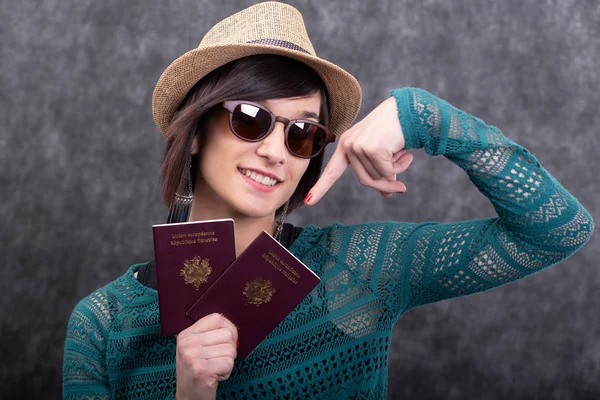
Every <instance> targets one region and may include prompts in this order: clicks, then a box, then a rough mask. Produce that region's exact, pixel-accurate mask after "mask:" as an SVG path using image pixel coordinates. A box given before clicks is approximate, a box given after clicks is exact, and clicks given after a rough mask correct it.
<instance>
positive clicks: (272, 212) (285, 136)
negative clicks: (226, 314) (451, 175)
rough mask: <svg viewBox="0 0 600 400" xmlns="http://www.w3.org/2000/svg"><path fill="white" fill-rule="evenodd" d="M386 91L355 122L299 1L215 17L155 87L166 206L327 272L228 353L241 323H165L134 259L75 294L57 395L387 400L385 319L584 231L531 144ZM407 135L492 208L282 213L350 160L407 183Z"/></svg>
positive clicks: (392, 187) (468, 289) (340, 80)
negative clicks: (345, 216) (173, 329)
mask: <svg viewBox="0 0 600 400" xmlns="http://www.w3.org/2000/svg"><path fill="white" fill-rule="evenodd" d="M391 94H392V96H391V97H389V98H388V99H386V100H385V101H383V102H382V103H381V104H380V105H379V106H378V107H376V108H375V109H374V110H373V111H372V112H371V113H370V114H369V115H368V116H367V117H365V118H364V119H363V120H362V121H360V122H359V123H357V124H356V125H354V126H353V127H352V128H350V129H348V128H349V127H350V125H351V123H352V121H353V120H354V118H355V116H356V114H357V112H358V107H359V104H360V88H359V86H358V83H357V82H356V80H355V79H354V78H353V77H351V76H350V75H349V74H348V73H347V72H345V71H343V70H341V69H340V68H339V67H337V66H335V65H333V64H331V63H328V62H327V61H325V60H322V59H320V58H318V57H317V56H316V55H315V54H314V50H313V49H312V45H311V44H310V41H309V39H308V37H307V36H306V31H305V29H304V25H303V23H302V17H301V16H300V14H299V13H298V12H297V10H295V9H294V8H292V7H290V6H288V5H285V4H281V3H275V2H267V3H261V4H257V5H255V6H252V7H250V8H248V9H246V10H243V11H242V12H240V13H238V14H235V15H233V16H231V17H229V18H228V19H225V20H224V21H222V22H221V23H219V24H218V25H216V26H215V27H213V28H212V29H211V30H210V31H209V32H208V33H207V35H206V36H205V38H204V39H203V41H202V42H201V43H200V46H199V47H198V49H195V50H192V51H190V52H188V53H186V54H185V55H183V56H182V57H180V58H178V59H177V60H176V61H174V62H173V63H172V64H171V65H170V66H169V67H168V68H167V69H166V70H165V72H164V73H163V75H162V76H161V78H160V80H159V82H158V84H157V87H156V88H155V92H154V97H153V114H154V118H155V121H156V123H157V125H158V127H159V129H160V130H161V132H162V133H163V135H164V136H165V138H166V139H167V148H166V153H165V159H164V162H163V166H162V171H161V172H162V178H163V199H164V202H165V203H166V204H167V205H168V206H169V207H170V208H171V213H170V217H169V219H170V221H171V222H173V221H177V220H180V219H179V218H181V215H183V216H184V219H183V220H189V221H196V220H205V219H216V218H233V219H234V220H235V226H236V233H235V234H236V246H237V247H236V252H237V253H238V254H239V253H240V252H241V251H243V250H244V248H245V247H246V246H247V245H248V244H249V243H250V242H251V241H252V240H253V239H254V238H255V237H256V236H257V235H258V233H260V232H261V231H262V230H266V231H268V232H270V233H271V234H272V235H273V236H275V237H276V238H278V239H279V240H280V241H281V243H282V244H283V245H285V246H286V247H287V248H288V249H289V250H290V251H291V252H292V253H294V254H295V255H296V256H297V257H298V258H299V259H301V260H302V261H303V262H304V263H305V264H306V265H307V266H308V267H309V268H311V269H312V270H313V271H314V272H315V273H316V274H317V275H319V277H320V278H321V283H320V284H319V285H318V286H317V287H316V288H315V289H314V290H313V291H312V292H311V293H310V294H309V295H308V296H307V297H306V298H305V299H304V300H303V301H302V302H301V303H300V304H299V305H298V307H296V309H294V311H292V313H291V314H290V315H289V316H288V317H287V318H286V319H285V320H284V321H282V323H281V324H280V325H279V326H277V328H276V329H275V330H274V331H273V332H272V333H271V334H270V335H269V337H268V338H267V339H265V341H263V342H262V343H261V344H260V346H259V347H258V348H257V349H256V350H255V351H254V353H253V354H252V355H251V356H250V357H248V358H247V359H245V360H236V350H235V349H236V342H237V341H238V332H237V330H236V328H235V326H234V325H233V324H232V323H231V322H229V321H228V320H226V319H225V318H223V317H221V316H219V315H218V314H212V315H209V316H207V317H205V318H203V319H201V320H199V321H197V322H196V323H195V324H194V325H192V326H191V327H190V328H188V329H186V330H184V331H182V332H181V333H180V334H179V335H177V337H173V336H161V335H160V331H159V315H158V302H157V301H158V299H157V293H156V290H155V287H156V282H155V279H156V278H155V274H154V269H153V264H152V263H144V264H135V265H133V266H131V267H130V268H129V270H128V271H127V273H126V274H125V275H124V276H123V277H121V278H119V279H117V280H116V281H114V282H112V283H110V284H109V285H107V286H105V287H104V288H101V289H98V290H97V291H96V292H94V293H92V294H91V295H90V296H88V297H87V298H85V299H83V300H82V301H81V302H80V303H79V304H78V305H77V307H76V308H75V310H74V312H73V314H72V316H71V320H70V322H69V328H68V333H67V340H66V344H65V359H64V367H63V373H64V377H63V385H64V397H65V398H125V397H126V398H156V399H161V398H177V399H212V398H220V399H234V398H261V399H262V398H281V399H284V398H293V399H296V398H310V399H313V398H343V399H346V398H360V399H365V398H377V399H380V398H385V396H386V390H387V359H388V349H389V344H390V341H391V337H392V328H393V326H394V324H395V322H396V321H397V319H398V318H399V317H400V316H402V315H403V314H404V313H405V312H407V311H408V310H410V309H412V308H415V307H418V306H420V305H423V304H427V303H432V302H435V301H439V300H443V299H448V298H452V297H457V296H463V295H467V294H470V293H475V292H480V291H484V290H488V289H491V288H494V287H497V286H500V285H503V284H505V283H508V282H512V281H515V280H517V279H520V278H523V277H525V276H527V275H529V274H532V273H534V272H536V271H539V270H541V269H543V268H545V267H548V266H550V265H552V264H555V263H557V262H560V261H561V260H564V259H565V258H567V257H569V256H570V255H572V254H573V253H574V252H576V251H577V250H578V249H579V248H581V247H582V246H583V245H584V244H585V243H586V242H587V240H588V239H589V237H590V236H591V233H592V231H593V221H592V218H591V216H590V214H589V213H588V212H587V211H586V210H585V209H584V208H583V207H582V206H581V204H580V203H579V202H578V201H577V200H576V199H575V198H574V197H573V196H572V195H570V194H569V193H568V192H567V191H566V190H565V189H564V188H563V187H562V186H561V185H560V184H559V183H558V182H557V181H556V180H555V179H554V178H553V177H552V176H550V175H549V174H548V172H547V171H546V170H545V169H544V168H543V167H542V166H541V165H540V164H539V162H538V161H537V160H536V159H535V157H534V156H533V155H532V154H530V153H529V152H528V151H527V150H526V149H524V148H523V147H522V146H520V145H518V144H517V143H515V142H513V141H511V140H510V139H508V138H506V137H505V136H503V134H502V133H501V132H500V131H499V130H498V129H497V128H495V127H492V126H487V125H485V124H484V122H483V121H481V120H479V119H477V118H475V117H472V116H470V115H468V114H466V113H464V112H462V111H460V110H457V109H456V108H454V107H452V106H451V105H449V104H448V103H446V102H445V101H443V100H441V99H438V98H436V97H435V96H433V95H432V94H430V93H428V92H426V91H423V90H420V89H413V88H403V89H395V90H392V92H391ZM290 121H291V122H290ZM342 134H343V135H342ZM334 136H335V137H338V138H339V143H338V145H337V148H336V151H335V153H334V155H333V157H332V159H331V160H330V162H329V163H328V165H327V167H326V168H325V170H324V172H323V174H322V175H321V176H320V171H321V167H322V162H323V149H324V147H325V145H326V144H327V143H328V142H329V141H330V140H331V139H332V137H334ZM413 148H425V150H426V152H427V153H428V154H430V155H444V156H445V157H447V158H448V159H449V160H451V161H452V162H454V163H455V164H457V165H458V166H459V167H461V168H462V169H464V170H465V172H466V173H467V174H468V175H469V177H470V179H471V180H472V181H473V183H475V185H476V186H477V188H478V189H479V190H480V191H481V192H482V193H483V194H484V195H485V196H487V197H488V198H489V199H490V201H491V202H492V204H493V205H494V207H495V209H496V211H497V212H498V216H497V217H495V218H488V219H479V220H472V221H463V222H455V223H437V222H428V223H422V224H414V223H403V222H372V223H366V224H360V225H350V226H344V225H341V224H334V225H331V226H326V227H323V228H318V227H316V226H314V225H309V226H307V227H305V228H299V227H293V226H292V225H290V224H287V223H286V224H284V223H283V221H284V220H285V216H286V215H287V214H289V213H290V212H292V211H293V210H294V209H296V208H297V207H298V206H299V205H301V204H302V202H303V201H304V203H306V204H309V205H314V204H315V203H316V202H318V201H319V200H320V199H321V198H322V197H323V196H324V194H325V193H326V191H327V190H328V189H329V188H330V187H331V185H333V183H334V182H335V181H336V179H338V178H339V177H340V176H341V174H342V173H343V172H344V170H345V169H346V168H347V167H348V165H351V166H352V169H353V170H354V172H355V173H356V175H357V177H358V179H359V181H360V182H361V183H362V184H363V185H365V186H369V187H372V188H374V189H376V190H378V191H380V192H381V193H382V194H383V195H384V196H387V197H389V196H391V195H392V194H393V193H396V192H404V191H405V190H406V188H405V186H404V185H403V184H402V183H401V182H397V181H396V174H398V173H401V172H403V171H405V170H406V169H407V168H408V166H409V165H410V163H411V161H412V155H411V154H410V153H407V152H406V150H407V149H413ZM188 168H189V169H188ZM319 176H320V177H319ZM186 189H188V191H190V192H191V193H187V194H188V195H189V196H186V193H185V190H186ZM176 192H179V193H178V194H177V195H176V194H175V193H176ZM190 201H191V206H190V209H189V213H188V212H187V208H186V206H188V205H189V202H190Z"/></svg>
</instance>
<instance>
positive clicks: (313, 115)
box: [300, 111, 319, 120]
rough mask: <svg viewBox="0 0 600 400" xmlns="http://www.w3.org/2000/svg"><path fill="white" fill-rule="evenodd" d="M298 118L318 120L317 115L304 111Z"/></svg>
mask: <svg viewBox="0 0 600 400" xmlns="http://www.w3.org/2000/svg"><path fill="white" fill-rule="evenodd" d="M300 117H301V118H314V119H317V120H318V119H319V114H317V113H315V112H312V111H304V112H303V113H302V115H301V116H300Z"/></svg>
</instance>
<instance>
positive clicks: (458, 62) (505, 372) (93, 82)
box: [0, 0, 600, 399]
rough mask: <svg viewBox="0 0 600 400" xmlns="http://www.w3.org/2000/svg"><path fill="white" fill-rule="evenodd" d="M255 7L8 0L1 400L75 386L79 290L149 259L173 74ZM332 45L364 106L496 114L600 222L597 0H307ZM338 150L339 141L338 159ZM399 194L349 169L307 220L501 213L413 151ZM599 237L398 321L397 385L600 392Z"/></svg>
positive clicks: (462, 179)
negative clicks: (216, 28) (365, 183)
mask: <svg viewBox="0 0 600 400" xmlns="http://www.w3.org/2000/svg"><path fill="white" fill-rule="evenodd" d="M252 3H253V2H251V1H240V2H233V1H192V0H179V1H172V2H166V1H160V2H159V1H155V2H152V3H151V2H149V1H125V0H122V1H114V0H110V1H91V0H85V1H83V0H77V1H75V0H60V1H58V0H53V1H50V0H48V1H39V2H37V1H31V0H27V1H24V0H20V1H9V0H3V1H0V72H1V73H0V163H1V168H0V185H1V186H0V191H1V193H2V195H1V198H2V205H3V206H2V207H1V209H0V223H1V224H0V225H1V227H2V228H1V229H0V235H1V236H0V239H1V240H0V243H1V244H0V246H1V247H0V250H1V254H2V267H1V271H2V272H1V278H0V292H1V293H2V295H1V297H0V360H1V361H0V362H1V363H2V364H1V367H0V398H3V399H5V398H14V397H21V398H36V397H58V396H59V393H60V379H61V363H62V351H63V341H64V334H65V328H66V323H67V320H68V317H69V314H70V312H71V310H72V308H73V306H74V305H75V303H76V302H77V301H78V300H79V299H80V298H82V297H84V296H86V295H87V294H88V293H90V292H91V291H92V290H94V289H95V288H97V287H99V286H102V285H104V284H106V283H107V282H109V281H110V280H112V279H114V278H116V277H117V276H119V275H121V274H122V273H123V272H124V271H125V269H126V268H127V267H128V266H129V265H130V264H132V263H135V262H142V261H146V260H149V259H150V258H151V257H152V237H151V228H150V226H151V225H152V224H154V223H162V222H164V221H165V218H166V210H164V209H163V207H162V206H161V204H160V201H159V185H158V178H157V173H158V167H159V164H160V161H161V157H162V152H163V147H164V142H163V139H162V137H161V135H160V134H159V132H158V130H157V129H156V127H155V126H154V124H153V121H152V116H151V106H150V104H151V94H152V90H153V87H154V84H155V83H156V81H157V79H158V77H159V76H160V74H161V72H162V70H163V69H164V68H165V67H166V66H167V65H168V64H169V63H170V62H171V61H172V60H173V59H175V58H176V57H177V56H179V55H181V54H183V53H184V52H185V51H187V50H189V49H191V48H193V47H196V46H197V45H198V43H199V41H200V39H201V37H202V35H203V34H204V33H205V32H206V31H207V30H208V29H209V27H210V26H212V25H213V24H214V23H216V22H217V21H219V20H221V19H222V18H224V17H226V16H227V15H230V14H232V13H234V12H236V11H239V10H240V9H242V8H244V7H245V6H247V5H250V4H252ZM292 4H294V5H295V6H296V7H297V8H299V9H300V11H301V12H302V13H303V15H304V18H305V21H306V24H307V29H308V32H309V34H310V35H311V36H312V39H313V43H314V45H315V48H316V50H317V53H318V54H319V55H320V56H322V57H324V58H326V59H329V60H331V61H333V62H336V63H338V64H340V65H341V66H342V67H344V68H346V69H347V70H348V71H350V72H351V73H353V74H354V75H355V76H356V77H357V78H358V79H359V81H360V82H361V84H362V86H363V91H364V102H363V108H362V111H361V114H360V116H359V118H362V117H364V116H365V115H366V114H367V113H368V112H369V111H370V110H371V109H372V108H373V107H375V106H376V105H377V104H379V102H381V101H382V100H383V99H384V98H385V97H387V96H388V90H389V89H392V88H395V87H400V86H417V87H422V88H424V89H426V90H429V91H431V92H432V93H434V94H436V95H438V96H440V97H442V98H444V99H446V100H448V101H449V102H450V103H451V104H454V105H455V106H457V107H459V108H461V109H463V110H465V111H467V112H469V113H471V114H473V115H475V116H477V117H480V118H482V119H483V120H485V121H486V122H488V123H490V124H493V125H496V126H498V127H499V128H500V129H501V130H502V131H503V132H504V133H505V135H506V136H508V137H510V138H511V139H513V140H515V141H516V142H518V143H520V144H522V145H523V146H525V147H526V148H527V149H529V150H530V151H531V152H532V153H533V154H535V156H536V157H537V158H538V160H539V161H540V162H541V163H542V165H543V166H544V167H545V168H546V169H547V170H548V171H549V172H550V173H551V174H553V175H554V176H555V177H556V178H557V179H558V180H559V181H560V182H562V183H563V185H564V186H565V187H566V188H567V189H568V190H570V191H571V192H572V193H573V194H574V195H575V196H576V197H577V198H578V199H579V200H580V201H581V202H582V203H583V205H584V206H585V207H586V208H587V209H588V210H589V211H590V212H591V213H592V214H593V215H594V218H595V219H596V221H599V220H600V215H599V212H598V211H599V208H600V204H599V200H598V197H597V192H598V190H599V189H600V185H599V180H598V170H599V169H600V163H599V162H598V159H597V157H595V155H596V153H597V151H598V149H599V144H600V143H599V140H598V127H599V126H600V114H599V113H598V104H599V103H600V94H599V89H600V73H599V68H598V66H599V65H600V39H599V38H600V5H599V2H598V1H597V0H561V1H560V2H559V1H558V0H554V1H536V2H522V1H521V0H510V1H498V0H483V1H482V0H462V1H454V2H450V1H443V0H421V1H404V0H402V1H398V0H394V1H392V0H388V1H362V0H335V1H318V0H314V1H293V2H292ZM330 154H331V150H330V151H329V155H330ZM413 154H415V161H414V162H413V164H412V165H411V167H410V169H409V170H408V171H407V172H406V173H405V174H403V176H401V178H400V179H402V180H403V181H404V182H405V183H406V185H407V187H408V191H407V192H406V194H404V195H396V196H394V197H393V198H392V199H384V198H382V197H381V196H380V195H379V194H378V193H377V192H376V191H374V190H371V189H367V188H364V187H362V186H360V185H359V184H358V182H357V180H356V178H355V177H354V175H353V174H352V173H351V171H347V173H346V174H345V175H344V176H343V179H342V180H341V181H339V182H338V183H337V184H336V185H335V186H334V188H333V189H332V190H331V191H330V192H329V194H328V196H327V197H326V198H325V199H324V200H323V201H322V202H321V203H319V205H318V206H316V207H314V208H311V209H303V210H300V211H299V212H298V213H297V214H295V215H293V216H292V217H291V222H293V223H296V224H301V225H305V224H308V223H315V224H316V225H321V226H323V225H325V224H328V223H332V222H334V221H341V222H343V223H358V222H364V221H369V220H383V219H386V220H388V219H391V220H406V221H415V222H420V221H428V220H436V221H455V220H463V219H471V218H483V217H489V216H493V215H495V214H494V210H493V208H492V207H491V205H490V203H489V202H488V201H487V199H486V198H485V197H484V196H482V195H481V194H480V193H479V192H478V191H477V190H476V189H475V187H474V186H473V184H472V183H471V182H470V181H469V179H468V178H467V176H466V174H465V173H464V172H463V171H462V170H460V169H459V168H458V167H456V166H454V165H453V164H451V163H450V162H449V161H448V160H446V159H445V158H443V157H435V158H434V157H430V156H428V155H427V154H425V152H423V151H422V150H417V151H414V153H413ZM599 244H600V243H599V240H598V235H597V234H596V235H594V237H592V239H591V242H590V243H588V245H587V246H586V247H585V248H584V249H583V250H582V251H580V252H579V253H577V254H576V255H574V256H572V257H571V258H569V259H568V260H566V261H564V262H562V263H561V264H559V265H557V266H555V267H552V268H550V269H548V270H546V271H544V272H542V273H540V274H537V275H534V276H532V277H529V278H527V279H525V280H522V281H519V282H517V283H515V284H512V285H509V286H506V287H502V288H499V289H496V290H492V291H490V292H487V293H482V294H477V295H473V296H470V297H466V298H460V299H454V300H450V301H444V302H441V303H436V304H433V305H430V306H427V307H422V308H420V309H417V310H415V311H413V312H410V313H409V314H407V315H406V316H404V317H403V318H402V319H401V320H400V321H399V322H398V324H397V325H396V327H395V331H394V339H393V347H392V351H391V354H390V371H389V374H390V383H389V395H388V398H391V399H401V398H403V399H404V398H420V399H442V398H443V399H465V398H473V399H475V398H476V399H505V398H514V399H525V398H544V399H570V398H572V399H584V398H598V397H599V396H600V382H599V381H598V379H597V377H598V374H599V373H600V346H599V345H598V343H600V341H598V338H599V337H598V336H599V333H600V324H598V322H596V321H597V319H596V318H595V317H596V314H597V312H596V310H597V309H598V306H600V291H598V290H595V289H596V288H597V286H598V284H599V283H600V273H599V272H598V270H597V269H596V267H597V263H598V261H599V259H600V250H598V245H599Z"/></svg>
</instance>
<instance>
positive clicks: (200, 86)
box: [160, 54, 329, 216]
mask: <svg viewBox="0 0 600 400" xmlns="http://www.w3.org/2000/svg"><path fill="white" fill-rule="evenodd" d="M317 92H319V93H321V110H320V112H319V119H320V120H319V122H320V123H321V124H323V125H325V126H328V124H329V103H328V95H327V89H326V87H325V84H324V83H323V81H322V80H321V78H320V76H319V75H318V74H317V73H316V72H315V71H314V70H313V69H312V68H310V67H309V66H307V65H306V64H303V63H301V62H299V61H296V60H294V59H291V58H288V57H284V56H279V55H272V54H260V55H254V56H248V57H244V58H240V59H238V60H235V61H232V62H230V63H228V64H225V65H224V66H222V67H219V68H217V69H216V70H214V71H212V72H211V73H209V74H208V75H206V76H205V77H203V78H202V79H201V80H199V81H198V82H197V83H196V84H195V85H194V86H193V87H192V89H190V91H189V92H188V94H187V95H186V97H185V99H184V100H183V101H182V103H181V104H180V106H179V108H178V109H177V112H176V113H175V115H174V116H173V119H172V121H171V123H170V124H169V127H168V129H167V132H166V137H167V147H166V150H165V157H164V159H163V162H162V165H161V169H160V175H161V180H162V201H163V203H164V204H165V205H166V206H167V207H168V208H171V206H172V205H173V202H174V200H175V192H176V191H177V192H178V193H181V194H186V193H187V191H188V189H187V186H188V185H187V182H188V173H187V171H188V167H187V166H188V165H189V163H190V162H191V163H192V168H191V173H192V176H191V178H192V185H194V183H195V181H196V179H195V178H196V177H195V171H196V164H197V161H196V159H197V155H193V156H192V155H191V154H190V150H191V144H192V140H193V138H194V136H195V135H200V138H199V139H200V140H199V142H200V144H201V145H202V143H204V140H203V130H204V127H205V126H206V124H207V122H208V120H209V119H210V118H211V115H212V113H213V111H215V110H216V109H217V108H216V107H217V106H219V105H220V104H221V103H223V102H224V101H225V100H240V99H243V100H249V101H264V100H269V99H279V98H287V97H303V96H309V95H311V94H313V93H317ZM323 157H324V152H321V154H320V155H319V156H317V157H315V158H313V159H311V160H310V163H309V165H308V168H307V170H306V172H305V173H304V175H303V176H302V178H301V179H300V182H299V183H298V187H297V188H296V190H295V192H294V193H293V194H292V197H291V198H290V204H289V208H288V214H289V213H291V212H292V211H294V210H295V209H297V208H298V207H299V206H301V205H302V204H303V200H304V197H305V196H306V195H307V194H308V191H309V190H310V188H311V187H312V186H313V185H314V184H315V183H316V182H317V180H318V179H319V175H320V174H321V168H322V166H323ZM190 158H191V160H190ZM192 189H193V187H192ZM281 211H282V208H280V209H279V210H277V213H276V216H278V215H279V213H280V212H281Z"/></svg>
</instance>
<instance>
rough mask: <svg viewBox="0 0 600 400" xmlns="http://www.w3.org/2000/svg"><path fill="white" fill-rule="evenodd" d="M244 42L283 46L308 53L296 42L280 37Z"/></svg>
mask: <svg viewBox="0 0 600 400" xmlns="http://www.w3.org/2000/svg"><path fill="white" fill-rule="evenodd" d="M246 43H253V44H266V45H268V46H277V47H284V48H286V49H291V50H296V51H301V52H302V53H306V54H310V53H309V52H308V51H306V50H304V49H303V48H302V47H300V46H298V45H297V44H294V43H292V42H288V41H286V40H281V39H257V40H251V41H249V42H246Z"/></svg>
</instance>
